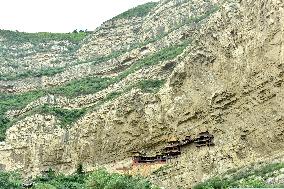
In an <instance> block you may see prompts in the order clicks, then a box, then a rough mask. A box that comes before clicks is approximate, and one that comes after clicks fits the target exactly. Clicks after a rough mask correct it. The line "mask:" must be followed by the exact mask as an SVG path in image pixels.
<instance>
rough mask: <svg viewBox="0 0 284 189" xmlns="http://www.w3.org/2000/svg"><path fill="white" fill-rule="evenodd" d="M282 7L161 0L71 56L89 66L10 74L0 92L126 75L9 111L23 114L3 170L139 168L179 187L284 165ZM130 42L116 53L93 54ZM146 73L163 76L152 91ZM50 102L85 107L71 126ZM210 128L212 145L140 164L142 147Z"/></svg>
mask: <svg viewBox="0 0 284 189" xmlns="http://www.w3.org/2000/svg"><path fill="white" fill-rule="evenodd" d="M283 8H284V3H283V1H279V0H277V1H276V0H270V1H264V0H254V1H252V0H248V1H237V0H232V1H206V2H205V1H199V0H192V1H182V0H164V1H161V2H160V3H159V4H158V5H156V6H155V7H154V8H152V9H151V11H150V12H149V13H148V14H147V16H145V17H137V18H136V17H135V18H131V19H130V18H128V19H118V20H111V21H108V22H106V23H104V24H103V25H102V26H101V27H100V28H98V29H97V30H95V31H94V33H93V34H91V35H89V36H87V37H86V38H85V39H84V40H83V41H82V42H81V43H82V44H81V46H80V48H78V50H77V51H76V52H75V53H74V54H73V55H74V57H75V59H76V58H77V59H80V60H85V61H86V62H85V63H82V64H78V65H73V66H70V67H68V68H66V69H65V70H64V71H63V72H61V73H57V74H55V75H52V76H43V77H29V78H22V79H19V80H12V81H4V80H1V81H0V90H1V92H2V93H4V92H7V90H8V89H9V92H10V94H15V93H26V92H27V91H34V90H38V89H50V88H51V89H52V87H56V86H64V85H65V84H66V83H69V82H70V81H76V80H79V79H82V78H85V77H87V76H96V77H106V78H117V77H118V76H120V77H119V79H118V80H117V81H116V80H115V82H113V83H111V84H110V85H108V86H107V87H105V88H102V89H101V90H99V91H97V92H93V93H90V94H79V95H78V94H77V95H75V96H71V97H70V96H64V95H63V94H61V95H56V94H44V95H43V96H41V97H40V98H37V99H36V100H34V101H32V102H30V103H29V104H27V105H25V106H24V107H22V108H20V109H17V110H13V109H11V110H9V111H7V112H6V116H7V117H9V118H10V119H13V120H15V121H14V122H13V124H12V126H11V127H9V129H7V132H6V139H5V142H1V143H0V157H1V158H0V169H2V170H15V169H19V170H21V171H22V172H23V175H25V176H27V177H28V176H35V175H37V174H40V172H41V171H44V170H46V169H48V168H49V167H51V168H53V169H56V170H58V171H62V172H65V173H72V172H73V171H74V170H75V169H76V167H77V166H78V165H79V164H83V166H84V168H85V169H86V170H93V169H96V168H97V167H106V168H107V169H108V170H109V171H113V172H121V173H130V174H142V175H145V176H148V178H150V179H151V180H152V181H153V182H155V183H157V184H159V185H160V186H163V187H165V188H173V189H174V188H178V187H179V186H181V187H185V188H190V187H192V186H193V185H194V184H196V183H198V182H200V181H203V180H205V179H208V178H210V177H212V176H214V175H216V174H220V173H224V172H226V171H227V170H229V169H231V168H239V167H243V166H247V165H249V164H251V163H257V162H262V161H268V162H270V161H273V160H274V159H276V158H278V159H282V160H283V147H284V127H283V121H284V118H283V116H284V103H283V101H284V91H283V87H282V84H283V79H284V78H283V77H284V75H283V73H284V66H283V64H284V46H283V39H284V31H283V28H284V10H283ZM3 40H4V39H2V38H1V40H0V42H1V41H3ZM184 41H187V46H186V47H185V48H184V49H182V53H180V54H178V55H177V56H175V57H171V58H169V59H157V60H158V61H157V62H155V63H151V64H150V63H149V64H148V65H147V66H141V67H139V69H138V65H140V64H142V63H141V60H145V59H146V58H147V57H149V56H152V55H155V53H158V52H160V51H161V50H162V49H164V48H167V47H169V46H173V45H177V44H180V43H182V42H184ZM60 49H61V48H60ZM124 49H126V51H125V52H122V53H121V54H119V55H118V56H115V57H112V58H110V59H109V60H106V61H102V62H100V63H97V64H94V63H93V62H92V61H90V59H92V58H96V57H99V56H107V55H111V54H112V52H116V51H120V50H124ZM49 54H50V55H51V56H54V52H53V51H51V52H49ZM163 54H166V52H163ZM154 58H155V57H154ZM154 58H153V57H151V59H154ZM77 59H76V60H77ZM154 60H156V59H154ZM43 62H44V64H46V65H50V64H49V63H48V62H47V61H43ZM135 65H136V67H132V66H135ZM4 67H5V69H6V66H4ZM3 69H4V68H3ZM7 69H8V68H7ZM35 69H36V67H35ZM130 69H132V70H133V71H132V72H131V73H130V74H128V75H127V74H125V71H127V70H128V71H129V70H130ZM129 72H130V71H129ZM122 73H123V74H124V75H123V77H122V76H121V74H122ZM145 80H163V81H164V83H163V85H162V86H160V88H158V89H156V90H152V91H149V90H143V89H144V88H145V87H144V88H143V87H141V86H144V85H142V84H141V81H145ZM27 81H29V82H27ZM139 86H140V87H139ZM5 87H6V88H5ZM44 104H45V105H48V106H52V107H53V106H55V107H57V108H62V109H68V110H77V109H82V108H86V113H85V114H84V115H82V116H81V117H80V118H78V119H77V120H75V121H74V122H72V123H69V125H68V126H64V125H63V122H64V120H61V119H59V117H58V116H56V115H54V114H53V113H52V112H51V113H45V112H42V111H38V109H37V108H39V107H40V106H41V105H44ZM205 131H208V132H209V133H211V134H212V135H213V136H214V140H213V142H214V145H212V146H202V147H196V145H195V144H194V143H192V144H189V145H186V146H184V147H182V148H181V155H179V156H178V157H176V158H175V159H171V160H169V161H167V162H166V163H165V164H159V163H154V164H151V165H144V164H143V165H133V162H132V159H131V158H132V156H133V153H132V152H133V151H140V152H143V153H145V154H146V155H147V156H154V155H155V154H156V152H161V151H162V150H163V148H164V147H165V146H166V145H167V142H168V141H169V140H170V139H172V138H175V139H176V140H180V141H181V140H183V139H184V138H185V137H186V136H191V137H192V138H196V137H198V135H199V133H201V132H205ZM160 167H164V168H160ZM157 170H160V171H157Z"/></svg>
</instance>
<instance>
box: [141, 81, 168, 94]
mask: <svg viewBox="0 0 284 189" xmlns="http://www.w3.org/2000/svg"><path fill="white" fill-rule="evenodd" d="M164 83H165V80H152V79H149V80H142V81H140V82H139V83H138V87H139V88H140V89H142V90H143V91H144V92H156V91H157V90H158V89H160V87H161V86H163V85H164Z"/></svg>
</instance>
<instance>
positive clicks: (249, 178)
mask: <svg viewBox="0 0 284 189" xmlns="http://www.w3.org/2000/svg"><path fill="white" fill-rule="evenodd" d="M282 168H284V163H274V164H268V165H265V166H261V167H260V168H254V167H249V168H247V169H243V170H239V171H235V170H234V171H233V174H232V175H229V176H227V175H226V174H227V173H225V174H223V175H221V176H220V177H215V178H212V179H209V180H207V181H205V182H203V183H200V184H198V185H196V186H194V189H224V188H238V187H245V188H277V187H284V185H273V184H267V183H266V182H265V180H266V179H267V178H269V176H272V175H273V174H274V173H273V172H274V171H277V170H280V169H282ZM230 173H231V171H229V172H228V174H230ZM225 176H226V177H225Z"/></svg>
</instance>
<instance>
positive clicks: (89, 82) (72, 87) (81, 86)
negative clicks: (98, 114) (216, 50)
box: [0, 42, 188, 141]
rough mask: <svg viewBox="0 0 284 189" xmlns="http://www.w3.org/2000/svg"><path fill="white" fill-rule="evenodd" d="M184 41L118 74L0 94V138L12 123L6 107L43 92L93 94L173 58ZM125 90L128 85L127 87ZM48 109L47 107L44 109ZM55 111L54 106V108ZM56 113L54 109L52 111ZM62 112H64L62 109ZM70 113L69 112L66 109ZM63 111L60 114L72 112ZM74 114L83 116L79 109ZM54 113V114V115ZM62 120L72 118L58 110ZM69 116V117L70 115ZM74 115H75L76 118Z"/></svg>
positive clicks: (148, 86)
mask: <svg viewBox="0 0 284 189" xmlns="http://www.w3.org/2000/svg"><path fill="white" fill-rule="evenodd" d="M187 45H188V42H184V43H182V44H177V45H173V46H170V47H167V48H164V49H161V50H160V51H158V52H156V53H154V54H152V55H149V56H147V57H145V58H143V59H141V60H138V61H137V62H136V63H134V64H133V65H131V66H130V67H129V68H128V69H126V70H124V71H123V72H121V73H120V74H119V75H118V76H116V77H113V78H100V77H87V78H83V79H79V80H74V81H71V82H69V83H67V84H65V85H62V86H59V87H53V88H48V89H43V90H35V91H31V92H27V93H22V94H8V93H0V141H2V140H4V139H5V132H6V130H7V129H8V128H9V127H10V126H11V125H12V122H13V120H9V119H7V117H6V116H5V113H6V112H7V111H8V110H12V109H21V108H23V107H25V106H26V105H28V104H29V103H31V102H33V101H35V100H36V99H38V98H40V97H42V96H44V95H46V94H54V95H62V96H67V97H76V96H79V95H87V94H94V93H96V92H98V91H101V90H103V89H106V88H107V87H109V86H110V85H112V84H115V83H118V82H120V81H121V80H123V79H124V78H126V77H127V76H129V75H130V74H132V73H134V72H136V71H138V70H140V69H142V68H144V67H148V66H152V65H155V64H158V63H159V62H161V61H167V60H171V59H174V58H175V57H177V56H178V55H180V54H181V53H182V52H183V50H184V49H185V48H186V47H187ZM163 83H164V82H163V81H160V80H145V81H143V80H142V81H140V82H139V83H138V84H137V85H132V86H131V87H138V88H140V89H142V90H143V91H145V92H149V91H152V92H153V91H155V90H156V89H159V88H160V87H161V86H162V84H163ZM127 90H129V87H128V89H127ZM120 94H121V93H120V92H116V93H111V94H109V95H108V96H107V97H106V98H107V99H105V100H104V101H107V100H110V99H113V98H114V97H117V96H119V95H120ZM46 110H51V109H46ZM57 110H58V109H57ZM45 112H49V113H50V112H52V113H55V111H45ZM56 112H57V113H58V111H56ZM62 112H65V111H62ZM69 113H70V112H69ZM69 113H67V114H66V112H65V113H64V115H65V116H66V115H73V113H72V114H69ZM77 113H78V112H76V115H83V113H82V112H80V113H79V114H77ZM57 115H58V114H57ZM59 115H60V116H59V117H61V118H62V119H61V120H63V121H62V123H66V124H67V123H68V124H70V123H71V122H70V120H74V119H71V118H69V117H70V116H67V118H66V117H64V116H63V117H62V116H61V113H60V114H59ZM71 117H72V116H71ZM77 118H78V116H76V119H77ZM66 124H65V125H66Z"/></svg>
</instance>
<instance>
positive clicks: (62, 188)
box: [0, 169, 159, 189]
mask: <svg viewBox="0 0 284 189" xmlns="http://www.w3.org/2000/svg"><path fill="white" fill-rule="evenodd" d="M0 184H1V188H2V189H11V188H13V189H21V188H22V185H23V180H22V179H21V177H20V175H19V174H17V173H14V172H9V173H8V172H0ZM32 188H33V189H118V188H119V189H159V188H158V187H155V186H154V185H152V184H151V183H150V182H149V181H147V180H145V179H144V178H141V177H133V176H129V175H120V174H110V173H108V172H106V171H104V170H98V171H95V172H92V173H87V174H84V173H83V172H78V171H77V172H76V173H74V174H72V175H69V176H66V175H63V174H57V173H55V172H54V171H53V170H51V169H50V170H49V171H48V172H47V173H45V174H44V175H42V176H39V177H37V178H36V179H35V180H34V181H33V186H32Z"/></svg>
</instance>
